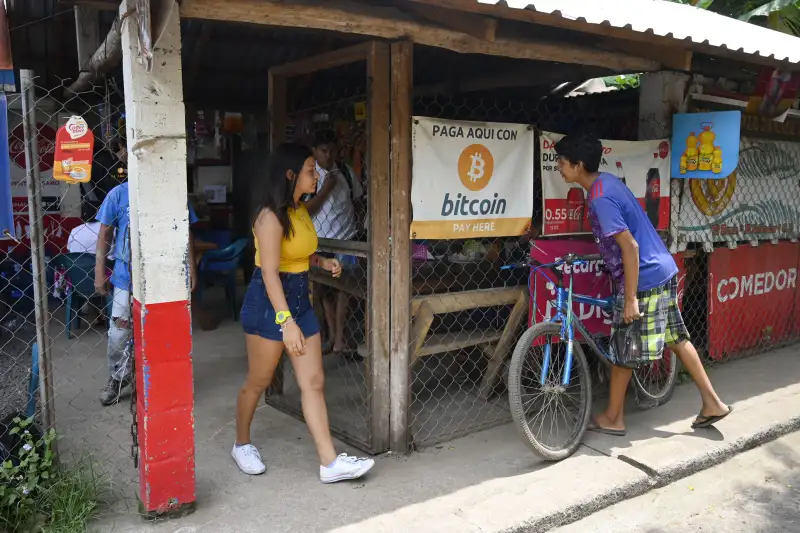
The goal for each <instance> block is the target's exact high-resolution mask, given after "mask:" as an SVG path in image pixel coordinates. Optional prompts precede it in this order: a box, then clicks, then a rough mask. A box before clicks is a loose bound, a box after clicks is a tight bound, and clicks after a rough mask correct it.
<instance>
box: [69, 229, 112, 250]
mask: <svg viewBox="0 0 800 533" xmlns="http://www.w3.org/2000/svg"><path fill="white" fill-rule="evenodd" d="M99 234H100V223H99V222H87V223H86V224H81V225H80V226H76V227H74V228H72V231H70V232H69V239H67V252H69V253H71V254H92V255H94V254H95V252H97V236H98V235H99ZM111 250H112V252H111V253H109V254H108V258H109V259H114V252H113V250H114V246H113V245H112V246H111Z"/></svg>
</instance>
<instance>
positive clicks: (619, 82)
mask: <svg viewBox="0 0 800 533" xmlns="http://www.w3.org/2000/svg"><path fill="white" fill-rule="evenodd" d="M602 79H603V82H604V83H605V84H606V87H616V88H618V89H619V90H621V91H622V90H625V89H636V88H637V87H639V75H638V74H621V75H619V76H608V77H605V78H602Z"/></svg>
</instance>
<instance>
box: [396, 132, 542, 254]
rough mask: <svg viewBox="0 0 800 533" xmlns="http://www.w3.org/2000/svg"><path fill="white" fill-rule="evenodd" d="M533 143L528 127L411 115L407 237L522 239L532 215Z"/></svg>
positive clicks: (532, 134) (532, 133)
mask: <svg viewBox="0 0 800 533" xmlns="http://www.w3.org/2000/svg"><path fill="white" fill-rule="evenodd" d="M534 142H535V137H534V132H533V130H532V129H531V128H530V127H529V126H528V125H525V124H504V123H496V122H463V121H456V120H440V119H435V118H427V117H414V119H413V128H412V154H413V158H414V161H413V174H412V185H411V205H412V209H413V215H414V221H413V222H412V224H411V238H413V239H473V238H483V237H506V236H511V235H522V234H524V233H525V231H526V230H527V228H528V226H529V225H530V222H531V215H532V214H533V173H534Z"/></svg>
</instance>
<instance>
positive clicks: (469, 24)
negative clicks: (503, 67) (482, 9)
mask: <svg viewBox="0 0 800 533" xmlns="http://www.w3.org/2000/svg"><path fill="white" fill-rule="evenodd" d="M405 9H408V10H409V11H410V12H411V13H413V14H415V15H416V16H418V17H420V18H423V19H425V20H427V21H429V22H433V23H434V24H437V25H439V26H444V27H445V28H450V29H451V30H455V31H458V32H461V33H465V34H467V35H471V36H473V37H475V38H476V39H481V40H482V41H489V42H494V40H495V38H496V37H497V19H494V18H490V17H483V16H480V15H473V14H471V13H461V12H453V11H452V10H449V9H442V8H439V7H436V6H427V5H422V4H414V3H412V4H408V5H407V6H405Z"/></svg>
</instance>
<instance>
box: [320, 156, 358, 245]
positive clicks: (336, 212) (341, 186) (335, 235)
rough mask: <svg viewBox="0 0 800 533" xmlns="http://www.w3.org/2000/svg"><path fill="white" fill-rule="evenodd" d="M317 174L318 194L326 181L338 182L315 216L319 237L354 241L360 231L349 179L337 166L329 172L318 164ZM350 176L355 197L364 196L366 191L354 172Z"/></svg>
mask: <svg viewBox="0 0 800 533" xmlns="http://www.w3.org/2000/svg"><path fill="white" fill-rule="evenodd" d="M348 170H349V169H348ZM317 173H318V174H319V181H318V182H317V192H319V191H320V190H322V187H323V185H324V184H325V180H327V179H335V180H337V183H336V185H335V186H334V188H333V190H332V191H331V193H330V194H329V195H328V197H327V198H325V201H324V202H323V203H322V206H321V207H320V209H319V211H317V214H316V215H314V227H315V228H316V230H317V235H318V236H320V237H322V238H323V239H339V240H347V239H352V238H353V237H354V236H355V234H356V231H358V225H357V224H356V215H355V209H354V208H353V201H352V200H351V198H350V186H349V185H348V183H347V178H346V177H345V176H344V174H342V172H341V170H339V168H338V167H336V166H335V165H334V167H333V169H331V171H330V172H328V171H327V170H325V169H323V168H322V167H320V166H319V164H317ZM350 175H351V176H353V178H354V179H353V182H354V183H353V189H355V193H356V194H354V195H353V197H354V198H358V197H360V196H361V195H362V194H364V191H363V189H362V188H361V184H360V183H358V179H357V177H356V176H355V175H354V173H352V171H351V174H350Z"/></svg>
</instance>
